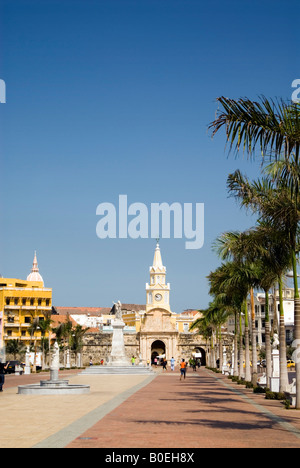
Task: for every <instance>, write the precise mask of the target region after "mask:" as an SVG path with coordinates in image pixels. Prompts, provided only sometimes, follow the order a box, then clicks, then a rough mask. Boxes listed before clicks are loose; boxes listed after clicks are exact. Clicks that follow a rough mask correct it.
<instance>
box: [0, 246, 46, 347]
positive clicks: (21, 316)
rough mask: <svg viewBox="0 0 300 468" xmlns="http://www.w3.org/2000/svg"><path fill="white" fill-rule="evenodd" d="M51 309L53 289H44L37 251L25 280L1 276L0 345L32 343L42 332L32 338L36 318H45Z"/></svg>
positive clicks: (38, 338) (39, 337)
mask: <svg viewBox="0 0 300 468" xmlns="http://www.w3.org/2000/svg"><path fill="white" fill-rule="evenodd" d="M51 310H52V289H51V288H45V286H44V280H43V278H42V276H41V275H40V273H39V268H38V263H37V257H36V253H35V254H34V259H33V265H32V269H31V272H30V273H29V275H28V276H27V279H26V280H21V279H15V278H2V277H1V278H0V347H1V348H3V347H4V346H5V345H6V344H7V342H8V341H9V340H13V339H16V340H20V341H22V343H24V345H29V344H30V342H31V341H32V339H34V340H38V341H39V340H40V339H41V333H40V332H36V333H35V334H34V337H33V338H31V336H30V332H29V328H30V324H31V322H32V320H33V319H34V318H36V317H38V318H39V320H44V318H45V313H49V312H51Z"/></svg>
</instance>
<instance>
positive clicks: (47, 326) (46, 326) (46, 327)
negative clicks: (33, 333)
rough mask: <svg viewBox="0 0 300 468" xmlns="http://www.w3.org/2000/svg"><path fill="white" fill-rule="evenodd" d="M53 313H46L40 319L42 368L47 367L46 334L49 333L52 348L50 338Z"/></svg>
mask: <svg viewBox="0 0 300 468" xmlns="http://www.w3.org/2000/svg"><path fill="white" fill-rule="evenodd" d="M51 323H52V320H51V315H48V314H46V315H45V319H44V320H40V321H39V327H40V330H41V337H42V339H41V343H42V368H43V369H44V368H45V336H46V334H47V333H48V334H49V337H48V350H50V346H49V339H50V330H51Z"/></svg>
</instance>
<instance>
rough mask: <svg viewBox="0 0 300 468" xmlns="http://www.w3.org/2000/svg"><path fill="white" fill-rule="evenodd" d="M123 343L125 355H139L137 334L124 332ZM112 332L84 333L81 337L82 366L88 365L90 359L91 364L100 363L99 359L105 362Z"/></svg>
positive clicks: (109, 351)
mask: <svg viewBox="0 0 300 468" xmlns="http://www.w3.org/2000/svg"><path fill="white" fill-rule="evenodd" d="M124 343H125V351H126V356H127V357H128V358H129V359H130V358H131V357H132V356H135V357H136V358H137V357H138V356H139V352H140V346H139V336H138V335H137V334H135V333H134V334H132V333H129V334H126V333H124ZM111 346H112V332H111V333H107V332H99V333H86V334H85V335H84V338H83V349H82V362H83V365H84V366H87V365H89V362H90V360H91V359H92V361H93V364H100V362H101V359H103V360H104V362H106V361H107V360H108V357H109V356H110V353H111Z"/></svg>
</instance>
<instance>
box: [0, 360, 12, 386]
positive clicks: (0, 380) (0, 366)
mask: <svg viewBox="0 0 300 468" xmlns="http://www.w3.org/2000/svg"><path fill="white" fill-rule="evenodd" d="M9 364H10V361H9V362H8V363H7V364H6V365H5V364H4V362H0V392H3V385H4V382H5V377H4V374H5V371H6V369H7V368H8V366H9Z"/></svg>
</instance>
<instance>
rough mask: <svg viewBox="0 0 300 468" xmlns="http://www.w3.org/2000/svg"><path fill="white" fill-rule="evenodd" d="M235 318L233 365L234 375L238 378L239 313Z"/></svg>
mask: <svg viewBox="0 0 300 468" xmlns="http://www.w3.org/2000/svg"><path fill="white" fill-rule="evenodd" d="M234 317H235V331H234V363H233V375H234V376H235V377H237V376H238V374H239V373H238V336H237V312H235V314H234Z"/></svg>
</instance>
